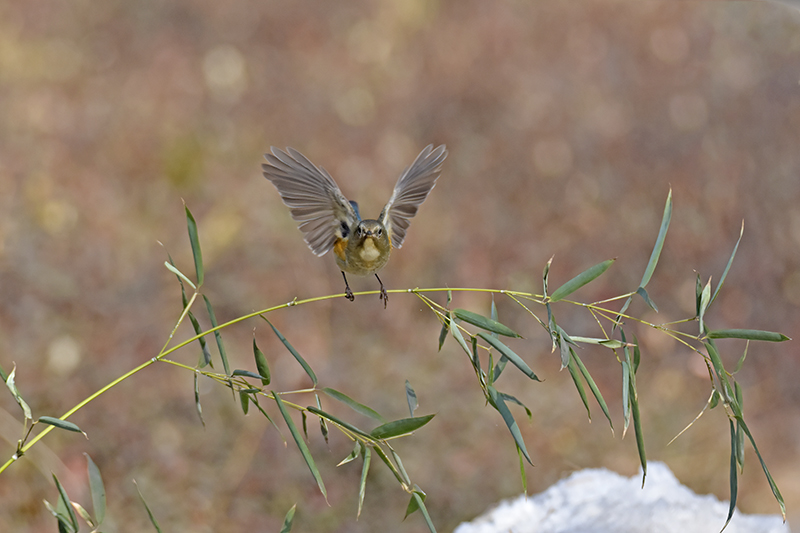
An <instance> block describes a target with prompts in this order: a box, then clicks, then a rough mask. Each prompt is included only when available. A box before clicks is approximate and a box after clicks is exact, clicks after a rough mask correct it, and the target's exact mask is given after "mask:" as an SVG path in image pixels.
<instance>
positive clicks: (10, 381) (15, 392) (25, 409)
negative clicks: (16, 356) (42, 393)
mask: <svg viewBox="0 0 800 533" xmlns="http://www.w3.org/2000/svg"><path fill="white" fill-rule="evenodd" d="M16 374H17V365H16V364H15V365H14V367H13V368H12V369H11V373H10V374H9V375H8V377H7V378H6V387H8V390H9V391H11V395H12V396H14V399H15V400H16V401H17V403H18V404H19V406H20V407H21V408H22V414H23V415H24V416H25V418H26V419H27V420H33V416H32V415H31V408H30V406H28V402H26V401H25V400H23V399H22V395H21V394H20V393H19V389H17V385H16V383H15V382H14V380H15V378H16Z"/></svg>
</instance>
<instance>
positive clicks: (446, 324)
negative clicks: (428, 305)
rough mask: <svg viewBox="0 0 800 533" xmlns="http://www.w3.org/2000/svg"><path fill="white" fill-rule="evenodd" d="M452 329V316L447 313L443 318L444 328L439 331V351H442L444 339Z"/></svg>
mask: <svg viewBox="0 0 800 533" xmlns="http://www.w3.org/2000/svg"><path fill="white" fill-rule="evenodd" d="M449 330H450V317H449V316H447V315H445V316H444V317H443V318H442V329H441V331H439V351H440V352H441V351H442V346H444V340H445V339H446V338H447V332H448V331H449Z"/></svg>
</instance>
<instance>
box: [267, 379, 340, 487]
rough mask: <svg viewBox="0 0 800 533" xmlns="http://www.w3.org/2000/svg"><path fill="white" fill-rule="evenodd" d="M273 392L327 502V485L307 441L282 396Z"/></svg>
mask: <svg viewBox="0 0 800 533" xmlns="http://www.w3.org/2000/svg"><path fill="white" fill-rule="evenodd" d="M271 392H272V397H273V398H275V403H276V404H277V405H278V410H279V411H280V412H281V416H282V417H283V420H284V422H286V427H288V428H289V433H291V434H292V438H293V439H294V442H295V444H296V445H297V448H298V449H299V450H300V454H301V455H302V456H303V459H304V460H305V462H306V465H307V466H308V469H309V470H310V471H311V475H312V476H314V480H315V481H316V482H317V486H318V487H319V490H320V492H322V495H323V496H324V497H325V501H326V502H327V501H328V493H327V492H326V491H325V484H324V483H323V482H322V476H320V473H319V470H318V469H317V465H316V464H315V463H314V458H313V457H311V451H310V450H309V449H308V446H306V443H305V441H303V436H302V435H300V431H298V429H297V426H296V425H295V424H294V422H293V421H292V417H291V416H289V412H288V411H287V410H286V407H285V406H284V405H283V400H282V399H281V397H280V395H279V394H278V393H277V392H275V391H271Z"/></svg>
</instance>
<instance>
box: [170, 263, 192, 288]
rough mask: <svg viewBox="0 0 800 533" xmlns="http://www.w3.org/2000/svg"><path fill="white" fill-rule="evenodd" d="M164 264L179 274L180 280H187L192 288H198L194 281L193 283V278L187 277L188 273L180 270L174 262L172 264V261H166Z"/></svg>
mask: <svg viewBox="0 0 800 533" xmlns="http://www.w3.org/2000/svg"><path fill="white" fill-rule="evenodd" d="M164 266H166V267H167V270H169V271H170V272H172V273H173V274H175V275H176V276H178V279H179V280H183V281H185V282H186V283H188V284H189V286H190V287H191V288H193V289H195V290H197V286H196V285H195V284H194V283H192V280H190V279H189V278H187V277H186V275H185V274H184V273H183V272H181V271H180V270H178V267H176V266H175V265H174V264H172V263H170V262H168V261H164Z"/></svg>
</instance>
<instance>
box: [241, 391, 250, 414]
mask: <svg viewBox="0 0 800 533" xmlns="http://www.w3.org/2000/svg"><path fill="white" fill-rule="evenodd" d="M239 404H240V405H241V406H242V413H244V414H245V415H247V413H248V411H250V395H249V394H248V393H246V392H243V391H239Z"/></svg>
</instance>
